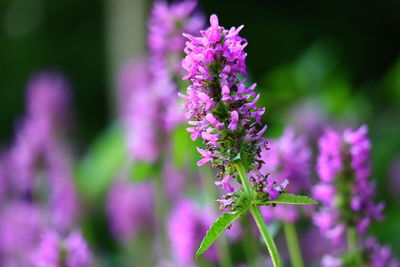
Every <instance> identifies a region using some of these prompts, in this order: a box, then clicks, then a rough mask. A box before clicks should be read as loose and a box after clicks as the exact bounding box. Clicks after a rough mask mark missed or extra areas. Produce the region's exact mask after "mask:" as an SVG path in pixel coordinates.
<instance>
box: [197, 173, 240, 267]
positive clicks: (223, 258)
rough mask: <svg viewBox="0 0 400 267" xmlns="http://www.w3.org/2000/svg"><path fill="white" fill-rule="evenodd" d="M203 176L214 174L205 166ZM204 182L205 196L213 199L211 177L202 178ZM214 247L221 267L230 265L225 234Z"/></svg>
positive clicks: (213, 191) (214, 192) (214, 197)
mask: <svg viewBox="0 0 400 267" xmlns="http://www.w3.org/2000/svg"><path fill="white" fill-rule="evenodd" d="M204 172H205V177H213V176H214V174H213V172H212V170H211V168H208V167H207V168H205V170H204ZM203 180H204V181H205V182H204V193H205V198H206V199H207V200H209V201H213V200H215V199H216V197H217V190H216V187H215V185H214V183H212V181H213V180H212V179H203ZM216 248H217V250H218V254H219V264H220V266H222V267H231V266H233V265H232V258H231V254H230V251H229V244H228V240H227V238H226V236H224V235H222V236H221V237H220V238H219V239H218V241H217V242H216Z"/></svg>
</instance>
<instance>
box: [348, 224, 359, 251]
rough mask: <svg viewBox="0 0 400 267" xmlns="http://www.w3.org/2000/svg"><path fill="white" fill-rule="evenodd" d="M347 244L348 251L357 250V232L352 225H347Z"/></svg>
mask: <svg viewBox="0 0 400 267" xmlns="http://www.w3.org/2000/svg"><path fill="white" fill-rule="evenodd" d="M347 244H348V250H349V252H354V251H356V250H357V234H356V230H355V229H354V227H349V228H348V229H347Z"/></svg>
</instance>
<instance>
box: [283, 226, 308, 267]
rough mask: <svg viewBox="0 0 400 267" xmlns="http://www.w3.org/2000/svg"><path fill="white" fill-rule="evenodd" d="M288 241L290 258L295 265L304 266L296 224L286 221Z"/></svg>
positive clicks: (295, 266)
mask: <svg viewBox="0 0 400 267" xmlns="http://www.w3.org/2000/svg"><path fill="white" fill-rule="evenodd" d="M283 228H284V231H285V238H286V243H287V245H288V248H289V254H290V260H291V262H292V266H293V267H303V266H304V263H303V258H302V256H301V250H300V246H299V240H298V238H297V232H296V226H295V225H294V224H293V223H284V224H283Z"/></svg>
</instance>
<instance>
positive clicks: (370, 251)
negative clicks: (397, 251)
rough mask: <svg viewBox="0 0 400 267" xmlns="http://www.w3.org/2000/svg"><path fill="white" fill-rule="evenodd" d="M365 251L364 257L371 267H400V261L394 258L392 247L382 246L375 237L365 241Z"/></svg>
mask: <svg viewBox="0 0 400 267" xmlns="http://www.w3.org/2000/svg"><path fill="white" fill-rule="evenodd" d="M363 245H364V248H365V251H364V253H363V255H365V256H366V257H367V258H368V262H369V264H368V266H371V267H399V266H400V263H399V261H398V260H396V259H394V258H392V252H391V249H390V247H388V246H381V245H379V244H378V242H377V240H376V239H375V238H374V237H368V238H367V239H366V240H365V241H364V244H363Z"/></svg>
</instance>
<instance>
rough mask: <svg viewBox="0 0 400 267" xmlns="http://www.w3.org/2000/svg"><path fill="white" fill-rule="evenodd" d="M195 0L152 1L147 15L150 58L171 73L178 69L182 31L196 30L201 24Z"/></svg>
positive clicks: (178, 71) (179, 69)
mask: <svg viewBox="0 0 400 267" xmlns="http://www.w3.org/2000/svg"><path fill="white" fill-rule="evenodd" d="M196 6H197V2H196V1H195V0H185V1H181V2H174V3H171V4H168V3H167V2H166V1H155V3H154V5H153V9H152V12H151V15H150V19H149V35H148V47H149V50H150V53H151V57H152V61H157V63H156V62H152V63H156V64H155V65H156V66H157V65H158V66H159V67H161V68H162V69H169V71H170V72H171V73H182V69H181V66H180V64H179V60H180V58H181V53H182V50H183V48H184V46H185V40H184V38H183V37H182V33H183V32H187V33H196V32H198V31H200V30H201V28H202V27H203V25H204V18H203V16H202V15H201V14H200V13H199V12H196ZM168 64H172V66H168Z"/></svg>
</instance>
